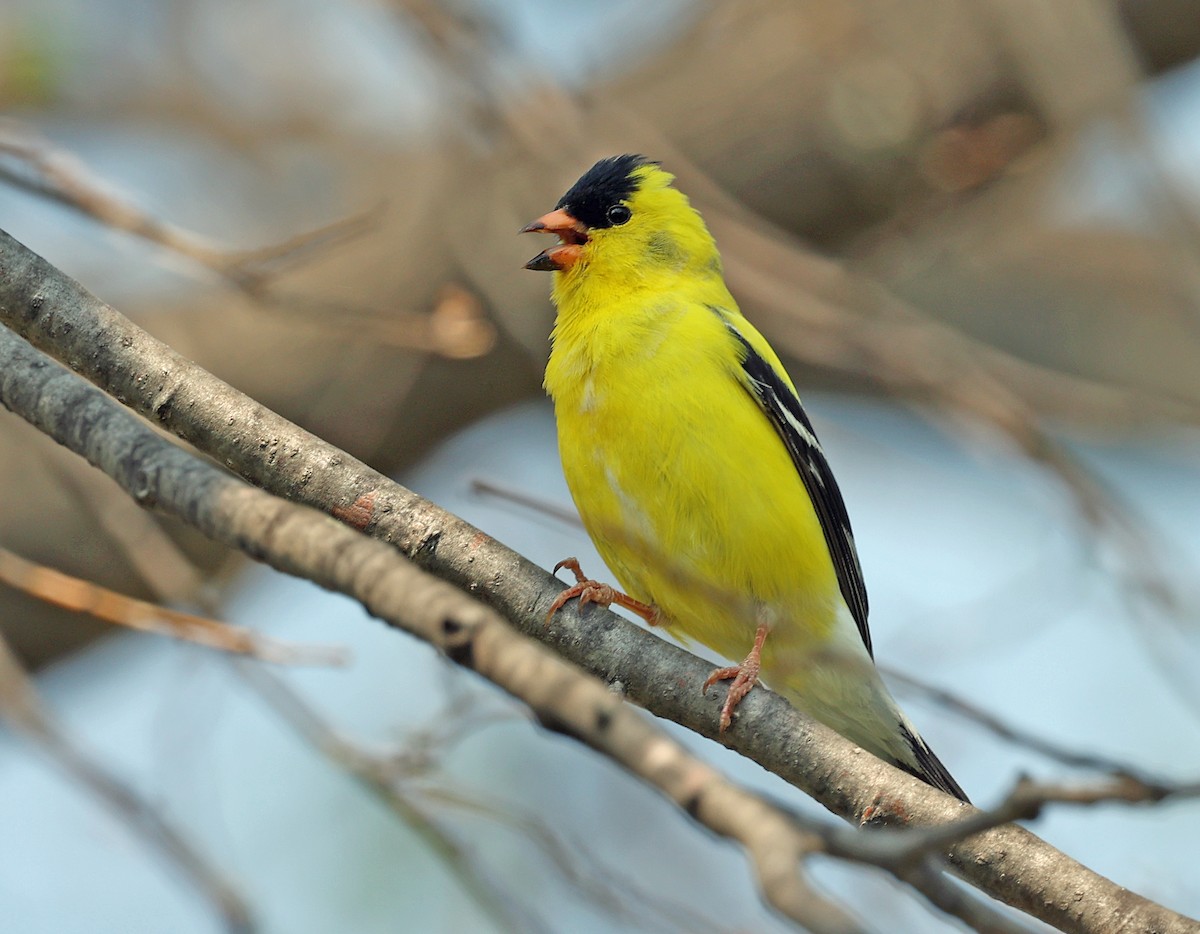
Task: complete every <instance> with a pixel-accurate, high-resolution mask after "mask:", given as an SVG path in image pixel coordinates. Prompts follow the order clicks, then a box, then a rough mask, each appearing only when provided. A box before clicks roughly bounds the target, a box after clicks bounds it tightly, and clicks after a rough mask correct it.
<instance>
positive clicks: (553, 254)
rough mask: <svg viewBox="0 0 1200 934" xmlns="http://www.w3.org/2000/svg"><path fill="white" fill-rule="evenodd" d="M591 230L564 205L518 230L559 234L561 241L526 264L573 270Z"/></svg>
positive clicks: (558, 270) (551, 269) (542, 270)
mask: <svg viewBox="0 0 1200 934" xmlns="http://www.w3.org/2000/svg"><path fill="white" fill-rule="evenodd" d="M587 230H588V229H587V227H586V226H585V225H584V224H582V223H580V222H579V221H577V220H576V219H575V218H574V217H572V216H571V215H570V214H568V213H567V212H566V211H564V210H562V209H561V208H560V209H558V210H556V211H551V212H550V213H549V214H543V215H542V216H541V217H539V218H538V219H537V220H535V221H533V223H530V224H526V225H525V226H524V227H522V228H521V229H520V230H519V231H518V233H551V234H557V235H558V239H559V240H560V241H561V242H560V243H559V245H558V246H552V247H550V248H549V249H547V250H542V252H541V253H539V254H538V255H537V256H535V257H534V258H533V259H531V260H530V261H529V262H528V263H526V264H525V268H526V269H534V270H537V271H540V272H564V271H566V270H568V269H570V268H571V267H572V266H574V265H575V264H576V263H577V262H579V258H580V257H581V256H582V255H583V245H584V244H585V243H587V242H588V236H587Z"/></svg>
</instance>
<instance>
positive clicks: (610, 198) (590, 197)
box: [554, 153, 658, 229]
mask: <svg viewBox="0 0 1200 934" xmlns="http://www.w3.org/2000/svg"><path fill="white" fill-rule="evenodd" d="M657 164H658V163H656V162H652V161H651V160H649V159H647V158H646V157H645V156H637V155H633V154H630V153H626V154H625V155H623V156H609V157H608V158H607V159H601V160H600V161H599V162H597V163H596V164H595V165H593V166H592V167H591V168H590V169H588V170H587V171H586V172H584V173H583V175H582V176H581V177H580V179H579V181H577V182H576V183H575V184H574V185H572V186H571V190H570V191H568V192H567V193H566V194H565V195H563V196H562V197H561V198H559V200H558V204H556V205H555V206H554V207H555V209H559V208H562V209H563V210H565V211H567V213H569V214H570V215H571V216H572V217H574V218H575V219H576V220H577V221H581V222H582V223H584V224H586V225H587V226H588V227H590V228H593V229H595V228H598V227H611V226H612V222H611V221H610V220H609V219H608V218H607V217H606V216H605V214H606V212H607V211H608V209H609V208H610V207H612V206H613V205H614V204H619V203H620V202H622V201H624V200H625V199H626V198H628V197H629V196H630V195H631V194H633V193H634V191H635V190H637V182H636V181H635V180H634V179H633V178H631V177H630V176H631V175H632V174H633V171H634V170H635V169H638V168H640V167H641V166H643V165H657Z"/></svg>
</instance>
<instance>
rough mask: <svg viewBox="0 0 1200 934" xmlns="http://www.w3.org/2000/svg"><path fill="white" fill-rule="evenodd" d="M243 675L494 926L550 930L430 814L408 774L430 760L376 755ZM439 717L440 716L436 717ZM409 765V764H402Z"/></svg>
mask: <svg viewBox="0 0 1200 934" xmlns="http://www.w3.org/2000/svg"><path fill="white" fill-rule="evenodd" d="M238 671H239V673H240V674H241V675H242V677H243V679H244V680H245V681H246V682H247V683H248V684H249V685H250V686H251V687H252V688H253V689H254V691H255V692H256V693H257V694H258V696H259V697H260V698H262V699H263V700H264V701H265V702H266V703H267V704H268V705H269V706H270V707H271V708H272V709H273V710H274V711H275V713H276V714H278V715H279V716H280V717H281V718H282V719H283V720H284V721H285V722H286V723H287V724H288V726H290V727H291V728H292V729H293V730H294V731H295V732H296V733H298V734H299V735H300V737H301V738H302V739H304V740H305V741H306V742H307V743H308V744H309V745H311V746H312V747H313V748H315V749H316V750H317V751H318V752H320V753H321V754H322V755H324V756H325V757H326V758H328V759H329V760H330V761H332V762H334V763H337V764H338V765H339V766H340V767H341V768H343V769H345V770H346V771H348V772H349V773H351V774H352V775H354V776H355V777H357V778H358V779H359V780H360V781H361V782H362V783H363V784H364V785H365V786H366V787H367V788H368V789H369V790H371V791H372V792H374V793H375V794H376V795H377V796H379V797H380V798H381V799H383V800H384V801H385V802H386V803H387V805H388V806H389V807H390V808H391V809H392V811H393V812H395V814H396V816H397V817H399V818H400V820H402V821H403V822H404V823H405V825H406V826H408V827H409V828H410V829H411V830H412V831H413V832H414V833H416V834H417V835H418V836H419V837H421V839H422V840H423V841H424V842H425V844H426V846H428V847H429V850H430V852H432V853H433V854H434V855H435V856H436V857H437V858H438V859H439V860H440V861H441V862H442V864H443V865H444V866H445V867H446V869H447V870H448V871H449V872H450V874H451V875H453V876H454V877H455V878H456V879H457V880H458V882H459V885H461V886H462V889H463V891H465V892H466V893H467V894H468V895H469V896H470V897H471V899H472V900H473V901H474V902H475V904H476V906H477V907H478V908H479V909H480V910H481V911H482V912H483V913H484V914H485V915H487V916H488V917H489V918H490V919H491V920H492V921H493V922H494V923H495V924H496V925H497V926H498V927H500V928H503V929H505V930H509V931H549V930H550V928H548V927H547V926H546V925H545V923H544V922H543V921H542V920H541V919H540V918H538V916H537V914H536V913H535V912H534V911H533V910H532V908H531V907H530V906H529V905H526V904H523V903H521V902H520V901H519V900H518V899H516V898H515V897H512V896H510V894H509V893H508V892H506V891H505V890H504V889H503V887H501V886H500V885H499V884H497V883H496V882H495V881H494V880H493V879H492V878H491V875H490V873H489V872H488V871H487V868H486V867H485V866H484V865H483V864H482V863H481V861H480V860H479V859H478V857H477V856H476V854H475V852H474V851H473V850H472V849H471V848H470V847H466V846H463V845H462V844H461V843H459V842H458V841H457V840H456V839H455V836H454V834H453V833H452V832H451V830H450V829H449V828H448V827H444V826H442V824H441V823H440V822H439V821H438V820H437V819H436V818H435V817H434V816H433V815H432V814H431V813H429V811H428V809H427V808H426V807H425V806H424V804H423V802H422V801H421V795H420V793H419V790H418V789H415V788H413V787H411V784H410V782H409V781H408V780H409V779H412V778H413V777H414V773H417V772H420V771H423V770H424V768H425V767H428V766H429V765H430V763H429V762H428V760H424V759H422V761H421V763H420V764H419V765H417V766H415V767H414V765H413V759H412V758H405V757H404V756H403V754H402V753H401V754H400V755H396V754H392V755H388V756H375V755H371V754H370V753H368V752H367V751H366V750H364V749H362V748H360V747H359V746H358V745H356V744H354V743H352V742H350V741H349V740H347V739H345V738H344V737H343V736H341V735H340V734H339V733H337V732H336V731H335V730H334V729H333V728H332V727H331V726H330V725H329V724H328V723H326V722H325V721H324V720H323V719H322V718H321V717H320V716H319V715H318V714H317V713H316V711H315V710H313V709H312V708H311V707H309V706H308V705H307V704H306V703H304V701H303V700H302V699H301V698H300V696H299V695H298V694H296V692H295V691H293V690H292V689H291V688H289V687H288V686H287V685H286V684H284V682H283V681H281V680H280V679H279V678H276V677H274V676H273V675H271V674H269V673H268V672H266V671H264V670H263V669H261V668H258V667H255V666H252V665H241V666H239V667H238ZM439 719H441V718H439ZM406 766H407V767H406Z"/></svg>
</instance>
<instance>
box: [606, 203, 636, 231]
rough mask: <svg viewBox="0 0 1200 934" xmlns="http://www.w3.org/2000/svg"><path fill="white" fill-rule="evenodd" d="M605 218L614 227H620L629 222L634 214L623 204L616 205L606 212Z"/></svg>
mask: <svg viewBox="0 0 1200 934" xmlns="http://www.w3.org/2000/svg"><path fill="white" fill-rule="evenodd" d="M604 216H605V217H607V218H608V222H609V223H610V224H612V225H613V226H614V227H620V226H621V225H622V224H624V223H626V222H628V220H629V218H631V217H633V212H632V211H630V210H629V208H627V207H625V205H623V204H614V205H613V206H612V207H610V208H609V209H608V210H607V211H605V212H604Z"/></svg>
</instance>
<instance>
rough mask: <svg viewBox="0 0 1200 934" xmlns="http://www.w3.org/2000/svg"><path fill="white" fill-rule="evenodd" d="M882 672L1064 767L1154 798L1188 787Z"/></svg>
mask: <svg viewBox="0 0 1200 934" xmlns="http://www.w3.org/2000/svg"><path fill="white" fill-rule="evenodd" d="M880 670H881V671H883V672H884V674H885V675H886V677H887V680H888V681H891V682H893V683H896V684H900V685H903V686H904V687H905V688H907V689H908V690H910V691H912V692H915V693H917V694H921V695H923V696H924V697H925V698H926V699H928V700H929V701H930V702H931V703H933V704H936V705H937V706H939V707H941V708H942V709H944V710H948V711H949V712H950V713H952V714H955V715H957V716H959V717H962V718H963V719H965V720H969V721H971V722H972V723H975V724H978V725H979V726H981V727H983V728H984V729H985V730H987V731H988V732H989V733H991V734H992V735H994V736H997V737H999V738H1000V739H1002V740H1004V741H1005V742H1008V743H1011V744H1013V745H1014V746H1020V747H1022V748H1024V749H1029V750H1031V751H1033V752H1036V753H1039V754H1040V755H1043V756H1045V757H1046V758H1047V759H1052V760H1054V761H1055V762H1058V763H1060V764H1062V765H1066V766H1070V767H1071V768H1078V769H1089V770H1091V771H1094V772H1104V773H1108V774H1109V775H1111V776H1112V777H1113V778H1114V779H1119V780H1128V781H1131V782H1133V783H1134V784H1135V785H1137V786H1140V787H1142V788H1144V789H1146V792H1145V793H1146V794H1147V795H1148V796H1151V797H1153V795H1160V796H1162V797H1167V796H1169V795H1171V794H1173V793H1175V791H1176V790H1178V789H1179V788H1181V787H1184V786H1180V785H1179V784H1178V783H1176V782H1172V781H1169V780H1167V779H1165V778H1162V777H1161V776H1155V775H1151V774H1149V773H1148V772H1146V771H1145V770H1143V769H1141V768H1139V767H1137V766H1133V765H1130V764H1129V763H1127V762H1121V761H1120V760H1118V759H1111V758H1109V757H1107V756H1102V755H1098V754H1097V753H1092V752H1083V751H1082V750H1078V749H1070V748H1068V747H1066V746H1063V745H1060V744H1059V743H1055V742H1051V741H1050V740H1048V739H1046V738H1044V737H1041V736H1037V735H1035V734H1033V733H1030V732H1029V731H1027V730H1022V729H1019V728H1018V727H1015V726H1013V725H1012V724H1011V723H1008V722H1006V721H1005V720H1003V719H1001V718H1000V717H998V716H996V715H995V714H994V713H991V712H990V711H987V710H984V709H983V708H982V707H980V706H978V705H977V704H973V703H971V702H970V701H969V700H967V699H966V698H964V697H960V696H959V695H957V694H955V693H953V692H952V691H948V690H946V689H945V688H941V687H937V686H936V685H932V684H929V683H927V682H925V681H922V680H920V679H919V678H914V677H913V676H912V675H909V674H905V673H904V672H900V671H897V670H896V669H894V668H887V667H884V666H880Z"/></svg>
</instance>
